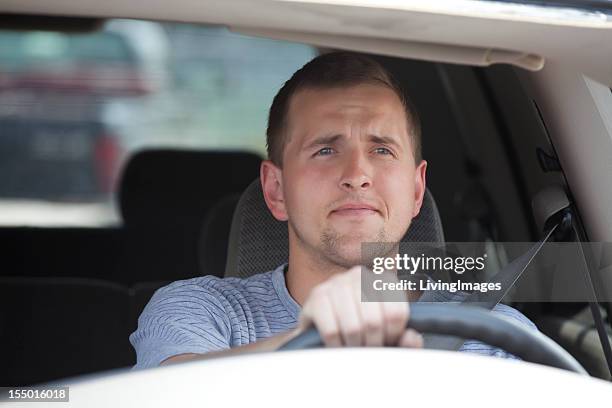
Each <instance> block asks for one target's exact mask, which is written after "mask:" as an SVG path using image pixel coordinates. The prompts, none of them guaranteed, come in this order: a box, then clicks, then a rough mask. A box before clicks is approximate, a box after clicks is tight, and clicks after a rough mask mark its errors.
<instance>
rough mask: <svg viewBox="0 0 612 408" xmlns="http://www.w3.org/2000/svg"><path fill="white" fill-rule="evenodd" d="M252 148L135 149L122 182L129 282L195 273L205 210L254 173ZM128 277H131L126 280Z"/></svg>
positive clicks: (256, 170) (238, 189) (236, 190)
mask: <svg viewBox="0 0 612 408" xmlns="http://www.w3.org/2000/svg"><path fill="white" fill-rule="evenodd" d="M260 162H261V158H260V157H259V156H257V155H256V154H253V153H244V152H229V151H228V152H221V151H193V150H173V149H157V150H144V151H141V152H138V153H136V154H135V155H134V156H133V157H132V158H131V159H130V161H129V162H128V164H127V166H126V169H125V171H124V175H123V177H122V181H121V187H120V205H121V214H122V217H123V221H124V227H125V231H124V232H125V234H124V237H125V243H124V259H123V260H122V265H121V269H122V271H123V273H124V274H125V275H126V280H125V281H126V282H127V283H134V282H139V281H152V280H177V279H184V278H188V277H192V276H196V275H198V272H199V267H198V239H199V236H200V229H201V226H202V223H203V221H204V218H205V216H206V213H207V211H208V210H209V209H210V208H211V207H212V206H213V204H214V203H215V202H217V201H218V200H219V199H220V198H222V197H224V196H226V195H228V194H232V193H240V192H241V191H243V190H244V189H245V188H246V187H247V186H248V185H249V183H250V182H251V181H252V180H254V179H255V178H257V175H258V174H259V165H260ZM127 277H129V279H127Z"/></svg>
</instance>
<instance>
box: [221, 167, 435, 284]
mask: <svg viewBox="0 0 612 408" xmlns="http://www.w3.org/2000/svg"><path fill="white" fill-rule="evenodd" d="M402 242H434V243H444V232H443V229H442V221H441V219H440V214H439V213H438V208H437V206H436V203H435V201H434V199H433V196H432V195H431V193H430V192H429V190H426V191H425V197H424V198H423V205H422V206H421V211H420V212H419V215H418V216H416V217H415V218H414V219H413V220H412V223H411V224H410V228H409V229H408V232H406V235H405V236H404V238H403V239H402ZM288 258H289V237H288V230H287V223H286V222H280V221H278V220H276V219H275V218H274V217H273V216H272V214H271V213H270V210H269V209H268V207H267V205H266V202H265V201H264V198H263V193H262V190H261V182H260V180H259V179H257V180H255V181H253V182H252V183H251V185H249V187H248V188H247V189H246V190H245V191H244V193H242V196H241V197H240V201H239V202H238V205H237V206H236V210H235V211H234V216H233V219H232V227H231V230H230V237H229V247H228V254H227V263H226V267H225V276H237V277H242V278H246V277H249V276H251V275H254V274H257V273H262V272H266V271H270V270H272V269H275V268H277V267H278V266H279V265H281V264H283V263H285V262H287V260H288Z"/></svg>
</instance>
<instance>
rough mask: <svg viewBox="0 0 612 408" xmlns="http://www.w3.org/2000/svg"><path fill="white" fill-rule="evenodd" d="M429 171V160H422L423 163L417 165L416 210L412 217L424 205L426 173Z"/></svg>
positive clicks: (415, 174)
mask: <svg viewBox="0 0 612 408" xmlns="http://www.w3.org/2000/svg"><path fill="white" fill-rule="evenodd" d="M426 171H427V162H426V161H425V160H421V163H419V165H418V166H417V167H416V169H415V172H414V211H413V214H412V218H414V217H416V216H417V215H419V212H420V211H421V206H422V205H423V197H424V196H425V173H426Z"/></svg>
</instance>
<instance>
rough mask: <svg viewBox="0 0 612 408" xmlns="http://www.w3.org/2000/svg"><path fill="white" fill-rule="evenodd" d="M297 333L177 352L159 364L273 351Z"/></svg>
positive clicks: (294, 331) (292, 332)
mask: <svg viewBox="0 0 612 408" xmlns="http://www.w3.org/2000/svg"><path fill="white" fill-rule="evenodd" d="M297 334H298V331H297V330H291V331H288V332H285V333H281V334H277V335H275V336H272V337H268V338H267V339H265V340H262V341H258V342H256V343H251V344H246V345H244V346H240V347H234V348H231V349H229V350H222V351H211V352H208V353H205V354H196V353H185V354H179V355H176V356H172V357H169V358H167V359H165V360H164V361H162V362H161V364H160V365H169V364H174V363H181V362H184V361H195V360H207V359H211V358H217V357H227V356H233V355H238V354H244V353H262V352H267V351H274V350H276V349H278V348H279V347H280V346H282V345H283V344H285V343H286V342H287V341H289V340H291V339H292V338H293V337H295V336H296V335H297Z"/></svg>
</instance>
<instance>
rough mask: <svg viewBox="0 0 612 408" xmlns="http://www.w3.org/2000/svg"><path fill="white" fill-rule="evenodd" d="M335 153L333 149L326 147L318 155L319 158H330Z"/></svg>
mask: <svg viewBox="0 0 612 408" xmlns="http://www.w3.org/2000/svg"><path fill="white" fill-rule="evenodd" d="M333 152H334V150H333V149H332V148H331V147H324V148H322V149H321V150H319V151H318V152H317V153H316V155H317V156H328V155H330V154H332V153H333Z"/></svg>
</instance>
